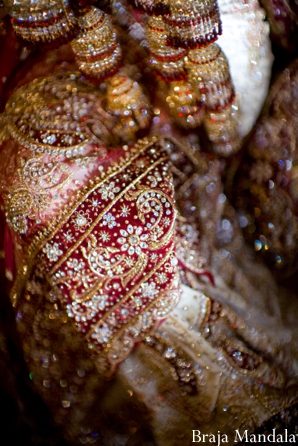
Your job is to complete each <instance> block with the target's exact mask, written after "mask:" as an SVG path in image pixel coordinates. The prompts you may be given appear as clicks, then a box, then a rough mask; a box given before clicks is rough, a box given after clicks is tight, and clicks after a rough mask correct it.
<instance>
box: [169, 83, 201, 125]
mask: <svg viewBox="0 0 298 446" xmlns="http://www.w3.org/2000/svg"><path fill="white" fill-rule="evenodd" d="M166 101H167V103H168V106H169V109H170V113H171V116H172V117H173V118H174V120H175V121H176V123H177V124H178V125H179V126H181V127H184V128H187V129H192V128H195V127H198V126H199V125H200V124H201V123H202V119H203V117H204V113H205V108H204V105H203V104H202V103H200V102H198V101H197V99H196V96H195V94H194V91H193V88H192V85H191V84H190V83H188V82H185V81H182V82H181V81H180V82H171V83H170V84H169V85H168V96H167V98H166Z"/></svg>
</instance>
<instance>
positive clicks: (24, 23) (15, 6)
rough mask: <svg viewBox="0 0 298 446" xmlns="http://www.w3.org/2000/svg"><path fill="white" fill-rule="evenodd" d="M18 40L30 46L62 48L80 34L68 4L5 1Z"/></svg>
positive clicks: (63, 0) (63, 1)
mask: <svg viewBox="0 0 298 446" xmlns="http://www.w3.org/2000/svg"><path fill="white" fill-rule="evenodd" d="M4 6H5V7H6V10H7V12H8V14H9V15H10V17H11V23H12V26H13V28H14V31H15V33H16V35H17V36H18V37H20V38H21V39H23V40H24V41H25V42H26V43H27V44H28V45H29V46H37V45H39V44H42V46H43V48H45V47H55V46H56V47H58V46H60V45H61V44H63V43H67V42H69V41H70V40H71V39H72V38H73V37H75V36H76V35H77V33H78V31H79V29H78V25H77V21H76V17H75V15H74V13H73V11H72V10H71V9H70V7H69V2H68V0H35V1H34V0H24V1H22V2H15V1H13V0H4Z"/></svg>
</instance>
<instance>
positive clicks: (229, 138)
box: [204, 106, 240, 156]
mask: <svg viewBox="0 0 298 446" xmlns="http://www.w3.org/2000/svg"><path fill="white" fill-rule="evenodd" d="M204 126H205V130H206V133H207V136H208V138H209V140H210V141H211V143H212V148H213V152H214V153H215V154H217V155H220V156H229V155H232V154H233V153H235V152H237V151H238V150H239V148H240V141H239V136H238V131H237V126H238V121H237V109H236V108H234V107H233V106H229V107H227V108H225V109H224V110H220V111H217V112H209V113H206V116H205V117H204Z"/></svg>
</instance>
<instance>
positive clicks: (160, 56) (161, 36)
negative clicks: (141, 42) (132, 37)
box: [147, 16, 187, 82]
mask: <svg viewBox="0 0 298 446" xmlns="http://www.w3.org/2000/svg"><path fill="white" fill-rule="evenodd" d="M166 41H167V33H166V30H165V25H164V21H163V19H162V17H161V16H156V17H154V16H152V17H150V18H149V20H148V23H147V42H148V46H149V52H150V59H149V64H150V65H151V67H152V69H153V72H154V74H155V75H157V76H158V77H159V78H161V79H162V80H164V81H166V82H171V81H177V80H181V79H184V78H186V76H187V75H186V72H185V69H184V58H185V56H186V54H187V52H186V50H185V49H183V48H178V49H175V48H171V47H169V46H167V44H166Z"/></svg>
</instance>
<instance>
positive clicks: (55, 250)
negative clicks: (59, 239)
mask: <svg viewBox="0 0 298 446" xmlns="http://www.w3.org/2000/svg"><path fill="white" fill-rule="evenodd" d="M43 252H44V253H45V254H46V255H47V258H48V259H49V260H50V262H55V261H57V260H58V257H60V256H61V255H62V254H63V251H62V250H61V249H60V248H59V244H58V243H54V244H50V243H47V244H46V246H45V247H44V248H43Z"/></svg>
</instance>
